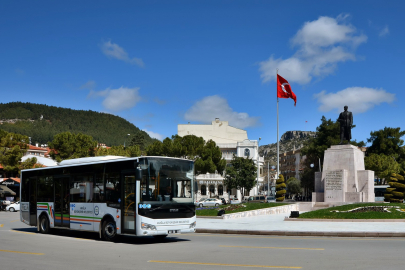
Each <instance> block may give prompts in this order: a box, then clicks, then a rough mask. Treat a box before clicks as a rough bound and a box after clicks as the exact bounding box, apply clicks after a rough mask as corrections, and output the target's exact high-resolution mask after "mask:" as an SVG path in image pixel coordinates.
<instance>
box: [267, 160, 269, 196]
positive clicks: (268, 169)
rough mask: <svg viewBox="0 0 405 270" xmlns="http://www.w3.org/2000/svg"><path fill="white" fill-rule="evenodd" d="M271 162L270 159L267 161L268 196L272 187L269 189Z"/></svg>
mask: <svg viewBox="0 0 405 270" xmlns="http://www.w3.org/2000/svg"><path fill="white" fill-rule="evenodd" d="M269 163H270V161H267V196H269V195H270V193H269V192H270V189H269V177H270V171H269Z"/></svg>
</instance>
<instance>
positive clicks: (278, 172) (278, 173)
mask: <svg viewBox="0 0 405 270" xmlns="http://www.w3.org/2000/svg"><path fill="white" fill-rule="evenodd" d="M277 75H278V69H277ZM277 87H278V81H277V76H276V91H277ZM279 152H280V144H279V142H278V95H277V176H276V179H278V177H279V175H280V168H279V164H280V162H279V158H280V154H279Z"/></svg>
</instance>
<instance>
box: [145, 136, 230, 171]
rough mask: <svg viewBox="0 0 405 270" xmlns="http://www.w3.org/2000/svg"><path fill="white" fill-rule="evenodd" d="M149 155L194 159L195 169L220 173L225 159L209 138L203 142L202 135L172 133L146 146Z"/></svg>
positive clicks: (224, 164)
mask: <svg viewBox="0 0 405 270" xmlns="http://www.w3.org/2000/svg"><path fill="white" fill-rule="evenodd" d="M146 152H147V155H149V156H168V157H179V158H186V159H191V160H194V161H195V164H194V165H195V170H196V172H199V173H207V172H208V173H214V172H215V171H217V172H218V173H220V174H221V173H222V172H223V171H224V169H225V166H226V160H225V159H223V158H222V152H221V150H220V149H219V147H218V146H217V145H216V143H215V142H214V141H212V140H209V141H208V142H207V143H205V141H204V139H203V138H202V137H197V136H195V135H187V136H184V137H181V136H178V135H173V136H172V138H171V139H170V138H169V137H167V138H166V139H164V140H163V142H160V141H159V142H154V143H153V144H151V145H149V146H148V147H147V148H146Z"/></svg>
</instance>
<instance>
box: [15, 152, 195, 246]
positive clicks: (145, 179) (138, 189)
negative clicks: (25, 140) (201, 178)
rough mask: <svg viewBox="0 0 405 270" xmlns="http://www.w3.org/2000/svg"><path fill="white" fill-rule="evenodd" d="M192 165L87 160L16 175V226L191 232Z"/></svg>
mask: <svg viewBox="0 0 405 270" xmlns="http://www.w3.org/2000/svg"><path fill="white" fill-rule="evenodd" d="M194 192H195V191H194V162H193V161H190V160H185V159H177V158H167V157H135V158H128V157H118V156H104V157H89V158H78V159H71V160H65V161H62V162H61V163H60V164H59V165H58V166H54V167H46V168H37V169H29V170H22V171H21V187H20V197H21V199H20V200H21V211H20V219H21V221H22V222H24V223H26V224H28V225H31V226H36V227H37V230H38V231H39V232H41V233H48V232H49V231H50V230H51V229H52V228H65V229H71V230H82V231H95V232H98V233H99V235H100V237H101V238H104V239H105V240H108V241H113V240H114V239H115V238H116V236H117V235H120V234H131V235H137V236H154V237H156V238H164V237H166V236H167V235H168V234H179V233H189V232H195V226H196V215H195V206H194V195H193V194H194Z"/></svg>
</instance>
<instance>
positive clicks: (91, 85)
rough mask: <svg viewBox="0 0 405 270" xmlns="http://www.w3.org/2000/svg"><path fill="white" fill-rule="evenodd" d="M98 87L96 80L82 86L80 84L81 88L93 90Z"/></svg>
mask: <svg viewBox="0 0 405 270" xmlns="http://www.w3.org/2000/svg"><path fill="white" fill-rule="evenodd" d="M95 87H96V82H95V81H88V82H86V83H85V84H83V85H82V86H80V89H89V90H93V89H94V88H95Z"/></svg>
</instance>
